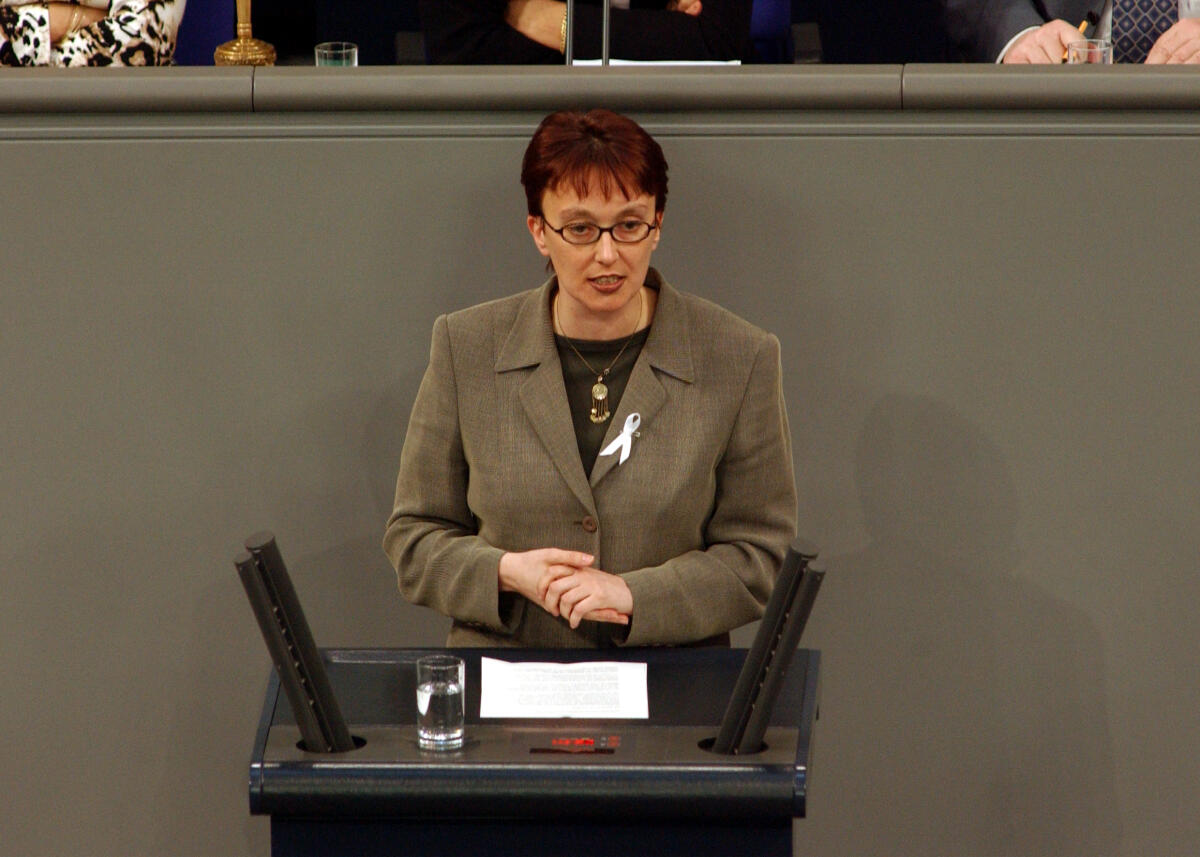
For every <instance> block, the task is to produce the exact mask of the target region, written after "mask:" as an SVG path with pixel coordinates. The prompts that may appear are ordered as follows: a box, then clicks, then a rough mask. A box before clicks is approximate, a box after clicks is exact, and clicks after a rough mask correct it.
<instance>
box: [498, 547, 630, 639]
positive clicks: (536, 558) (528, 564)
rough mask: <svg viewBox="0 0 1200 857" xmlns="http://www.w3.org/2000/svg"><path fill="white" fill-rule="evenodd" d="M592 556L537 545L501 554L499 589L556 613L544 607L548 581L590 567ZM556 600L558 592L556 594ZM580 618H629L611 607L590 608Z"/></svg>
mask: <svg viewBox="0 0 1200 857" xmlns="http://www.w3.org/2000/svg"><path fill="white" fill-rule="evenodd" d="M595 559H596V558H595V557H594V556H592V555H591V554H588V553H583V552H582V551H569V550H562V549H561V548H538V549H537V550H531V551H523V552H520V553H514V552H509V553H506V554H504V555H503V556H501V557H500V572H499V575H500V591H501V592H515V593H517V594H518V595H523V596H524V597H525V598H528V599H529V600H530V601H532V602H533V603H534V604H537V605H538V606H539V607H541V608H542V609H543V610H546V612H548V613H552V615H555V616H557V615H558V614H557V613H554V612H553V611H551V610H549V609H548V608H547V606H546V594H547V592H548V591H549V589H550V584H552V583H553V582H554V581H556V580H558V579H559V578H561V577H568V576H569V575H572V574H575V573H576V572H579V571H581V570H583V569H587V568H591V565H592V563H593V562H594V561H595ZM555 602H556V603H557V595H556V596H555ZM582 618H584V619H590V620H591V621H593V622H613V623H616V624H618V625H628V624H629V617H628V616H627V615H624V614H622V613H620V612H618V611H616V610H613V609H610V608H602V609H599V610H592V611H590V612H588V613H586V614H585V615H584V616H583V617H582Z"/></svg>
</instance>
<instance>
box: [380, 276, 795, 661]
mask: <svg viewBox="0 0 1200 857" xmlns="http://www.w3.org/2000/svg"><path fill="white" fill-rule="evenodd" d="M648 285H651V286H654V287H657V288H658V290H659V299H658V308H657V311H656V313H655V316H654V323H653V326H652V328H651V330H650V334H649V336H648V338H647V340H646V344H645V346H644V347H643V348H642V351H641V354H640V355H639V356H638V359H637V362H636V363H635V364H634V367H633V370H632V372H631V374H630V378H629V383H628V386H627V387H626V389H625V393H624V395H623V396H622V398H621V401H620V405H619V407H618V409H617V410H616V412H615V413H614V414H613V416H612V422H611V424H610V425H609V429H608V435H607V437H606V439H605V442H604V443H605V445H606V446H607V445H608V443H609V442H610V441H611V440H612V439H614V438H616V437H617V436H618V435H619V434H620V432H621V429H622V428H623V426H624V424H625V421H626V418H627V416H628V415H629V414H633V413H637V414H639V415H640V417H641V425H640V428H639V436H637V437H635V438H634V439H633V441H632V446H631V451H630V455H629V458H628V459H627V460H626V461H625V463H624V464H619V463H618V456H617V455H608V456H600V457H599V458H597V460H596V464H595V466H594V468H593V469H592V472H591V474H585V473H584V471H583V464H582V463H581V461H580V457H579V447H578V445H577V443H576V440H575V431H574V427H573V425H572V422H571V415H570V413H569V411H568V405H567V396H566V390H565V388H564V386H563V376H562V367H561V364H560V362H559V358H558V352H557V350H556V349H555V344H554V331H553V328H552V326H551V321H550V299H551V297H552V295H553V294H554V291H555V289H556V288H557V283H556V281H555V280H554V279H553V278H551V279H550V280H549V281H548V282H547V283H546V284H544V285H543V286H542V287H541V288H539V289H536V290H533V291H529V292H524V293H521V294H518V295H513V296H512V297H508V298H503V299H501V300H497V301H492V302H490V303H485V304H481V305H479V306H476V307H471V308H470V309H466V310H462V311H460V312H455V313H452V314H450V315H448V316H442V317H440V318H438V319H437V321H436V322H435V323H434V327H433V344H432V346H431V348H430V355H429V368H428V369H427V370H426V372H425V377H424V379H423V380H422V382H421V387H420V389H419V391H418V392H417V398H416V401H415V403H414V405H413V411H412V417H411V418H410V420H409V424H408V434H407V436H406V437H405V440H404V451H403V453H402V454H401V457H400V475H399V478H398V479H397V482H396V502H395V508H394V509H393V511H392V515H391V517H390V518H389V520H388V523H387V531H386V533H385V535H384V540H383V546H384V550H385V551H386V552H387V555H388V557H389V558H390V559H391V561H392V564H393V565H394V566H395V568H396V572H397V575H398V578H399V584H400V591H401V592H402V593H403V594H404V597H405V598H407V599H408V600H410V601H412V602H413V603H415V604H422V605H425V606H427V607H432V608H433V609H434V610H437V611H439V612H441V613H444V614H446V615H448V616H450V617H452V618H453V620H454V624H453V627H452V629H451V631H450V637H449V640H448V641H447V644H448V645H453V646H532V647H548V648H558V647H581V646H587V647H590V646H597V645H603V644H605V643H606V641H609V640H610V639H611V638H612V632H613V630H614V629H616V628H618V627H619V626H615V625H611V624H607V623H599V622H583V623H581V625H580V627H579V628H578V629H576V630H571V628H570V627H569V625H568V624H567V623H566V622H565V621H564V620H562V619H560V618H556V617H553V616H551V615H550V614H549V613H547V612H546V611H545V610H543V609H542V608H541V607H540V606H539V605H537V604H534V603H532V602H530V601H527V600H526V599H524V598H522V597H520V596H517V595H515V594H513V593H500V592H499V586H498V578H497V572H498V567H499V562H500V556H501V554H502V553H504V552H505V551H523V550H531V549H534V548H543V547H559V548H565V549H569V550H580V551H585V552H587V553H590V554H592V555H594V556H595V557H596V563H595V564H596V567H598V568H600V569H603V570H604V571H608V572H612V573H615V574H620V575H622V576H623V577H624V579H625V582H626V583H627V584H628V585H629V589H630V591H631V592H632V594H633V605H634V606H633V618H632V622H631V623H630V627H629V629H628V636H627V637H626V638H624V639H623V640H621V641H620V642H622V643H623V644H625V645H671V644H686V643H694V642H697V641H701V640H705V639H706V638H709V637H713V636H715V635H721V634H723V633H725V632H727V631H729V630H730V629H731V628H735V627H737V626H739V625H743V624H745V623H747V622H750V621H752V620H754V619H756V618H758V617H759V616H760V615H761V613H762V608H763V605H764V604H765V602H766V599H767V598H768V596H769V595H770V592H771V587H772V585H773V584H774V580H775V576H776V575H777V573H778V571H779V566H780V563H781V562H782V559H783V555H784V552H785V550H786V549H787V546H788V542H789V541H790V540H791V539H792V537H793V536H794V534H795V530H796V493H795V484H794V479H793V476H792V455H791V442H790V435H789V431H788V422H787V413H786V411H785V408H784V401H783V390H782V386H781V383H780V360H779V341H778V340H777V339H776V338H775V337H774V336H772V335H770V334H768V333H765V332H763V331H761V330H759V329H758V328H756V327H753V326H752V325H750V324H748V323H747V322H745V321H743V320H741V319H740V318H738V317H737V316H735V315H733V314H732V313H730V312H728V311H726V310H724V309H721V308H720V307H718V306H716V305H715V304H712V303H710V302H708V301H705V300H702V299H700V298H697V297H693V296H691V295H686V294H683V293H681V292H678V291H676V290H675V289H673V288H672V287H671V286H670V285H668V284H667V283H666V282H664V281H662V279H661V278H660V277H659V276H658V274H657V272H655V271H654V270H653V269H652V270H651V272H650V278H649V279H648ZM602 448H603V447H602ZM621 630H622V632H623V631H624V629H621ZM619 636H621V635H620V634H618V637H619Z"/></svg>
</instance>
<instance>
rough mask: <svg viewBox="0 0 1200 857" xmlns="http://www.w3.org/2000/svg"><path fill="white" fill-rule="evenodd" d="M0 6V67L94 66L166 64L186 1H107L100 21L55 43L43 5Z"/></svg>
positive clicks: (6, 0)
mask: <svg viewBox="0 0 1200 857" xmlns="http://www.w3.org/2000/svg"><path fill="white" fill-rule="evenodd" d="M2 2H3V3H4V5H0V65H55V66H81V65H97V66H98V65H170V63H171V57H172V55H173V54H174V53H175V36H176V34H177V33H178V32H179V22H180V21H181V20H182V19H183V9H184V4H185V2H186V0H111V3H109V5H108V15H107V16H106V17H105V18H102V19H101V20H99V21H97V22H96V23H94V24H92V25H91V26H88V27H83V28H81V29H79V30H77V31H76V32H74V33H71V34H70V35H69V36H67V37H66V38H64V39H63V40H62V41H60V42H58V43H57V44H51V43H50V14H49V11H48V10H47V8H46V6H45V5H43V4H41V3H28V2H25V3H21V5H8V4H10V3H13V2H14V0H2ZM17 2H20V0H17ZM87 5H94V3H92V2H89V3H87Z"/></svg>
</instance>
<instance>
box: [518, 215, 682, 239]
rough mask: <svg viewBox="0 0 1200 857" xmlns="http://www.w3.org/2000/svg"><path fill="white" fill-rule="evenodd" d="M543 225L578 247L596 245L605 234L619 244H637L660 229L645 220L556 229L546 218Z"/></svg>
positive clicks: (571, 224)
mask: <svg viewBox="0 0 1200 857" xmlns="http://www.w3.org/2000/svg"><path fill="white" fill-rule="evenodd" d="M542 223H545V224H546V228H547V229H549V230H550V231H551V232H557V233H558V236H559V237H560V238H562V240H563V241H566V242H567V243H568V244H576V245H584V244H595V243H596V242H597V241H599V240H600V236H601V235H603V234H604V233H605V232H607V233H608V234H609V235H611V236H612V240H613V241H616V242H617V243H618V244H637V243H638V242H639V241H645V240H646V239H647V238H648V237H649V236H650V233H651V232H653V231H654V230H655V229H657V228H658V227H657V226H656V225H655V224H653V223H647V222H646V221H644V220H622V221H621V222H620V223H614V224H613V225H612V226H597V225H596V224H594V223H588V222H587V221H585V220H578V221H575V222H574V223H568V224H566V225H565V226H563V227H562V228H560V229H555V228H554V227H553V226H551V225H550V224H549V223H548V222H547V221H546V218H544V217H543V218H542Z"/></svg>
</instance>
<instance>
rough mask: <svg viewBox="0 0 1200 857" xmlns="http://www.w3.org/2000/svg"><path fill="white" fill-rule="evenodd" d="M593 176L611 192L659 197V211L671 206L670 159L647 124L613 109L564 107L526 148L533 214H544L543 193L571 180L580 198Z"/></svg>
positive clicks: (524, 171)
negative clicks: (650, 132) (668, 187)
mask: <svg viewBox="0 0 1200 857" xmlns="http://www.w3.org/2000/svg"><path fill="white" fill-rule="evenodd" d="M592 181H597V182H598V183H599V188H598V189H599V191H600V192H601V193H603V194H604V195H605V196H611V195H612V194H613V190H614V188H615V189H617V190H620V192H621V193H622V194H624V195H625V198H626V199H632V198H634V197H636V196H641V195H642V194H650V195H651V196H653V197H654V211H655V213H658V212H660V211H663V210H664V209H665V208H666V205H667V159H666V158H665V157H663V151H662V147H661V146H659V145H658V143H657V141H655V139H654V138H653V137H651V136H650V135H649V134H647V133H646V131H645V129H643V128H642V126H641V125H639V124H637V123H636V122H634V121H633V120H632V119H630V118H629V117H627V116H622V115H621V114H620V113H614V112H613V111H612V110H604V109H602V108H601V109H596V110H589V111H588V112H587V113H579V112H576V111H570V110H560V111H558V112H556V113H551V114H550V115H549V116H547V117H546V118H545V119H543V120H542V124H541V125H539V126H538V129H537V131H535V132H534V133H533V139H531V140H530V141H529V146H528V147H527V148H526V149H525V158H524V160H523V161H522V162H521V184H523V185H524V186H525V198H526V201H527V203H528V205H529V213H530V214H532V215H534V216H535V217H541V216H542V196H543V195H545V193H546V191H548V190H557V189H558V188H560V187H562V186H564V185H566V186H569V187H570V188H571V189H572V190H574V191H575V193H576V194H577V195H578V196H580V197H585V196H587V195H588V193H589V191H590V184H591V182H592Z"/></svg>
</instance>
